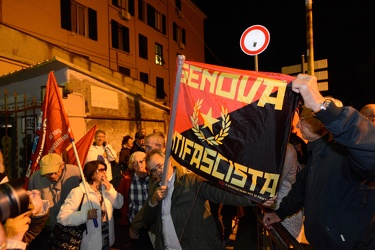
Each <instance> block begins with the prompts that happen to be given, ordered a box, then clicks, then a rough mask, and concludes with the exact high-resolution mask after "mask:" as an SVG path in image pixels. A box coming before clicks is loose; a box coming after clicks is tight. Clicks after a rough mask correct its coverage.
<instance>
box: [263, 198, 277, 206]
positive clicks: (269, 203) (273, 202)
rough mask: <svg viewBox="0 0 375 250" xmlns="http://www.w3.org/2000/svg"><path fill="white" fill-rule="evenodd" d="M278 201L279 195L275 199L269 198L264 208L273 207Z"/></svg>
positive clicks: (264, 203)
mask: <svg viewBox="0 0 375 250" xmlns="http://www.w3.org/2000/svg"><path fill="white" fill-rule="evenodd" d="M276 199H277V195H275V196H274V197H272V198H269V199H268V200H266V201H265V202H263V203H262V206H263V207H272V206H273V204H275V202H276Z"/></svg>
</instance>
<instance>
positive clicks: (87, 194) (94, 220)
mask: <svg viewBox="0 0 375 250" xmlns="http://www.w3.org/2000/svg"><path fill="white" fill-rule="evenodd" d="M71 142H72V148H73V151H74V155H75V156H76V160H77V164H78V168H79V172H80V173H81V178H82V182H83V187H84V188H85V192H86V197H87V200H88V202H89V206H90V209H93V206H92V203H91V201H90V198H89V193H88V191H87V190H88V187H87V182H86V180H85V176H84V174H83V171H82V165H81V161H80V160H79V156H78V152H77V148H76V144H75V142H74V139H71ZM92 221H93V222H94V225H95V227H98V221H97V220H96V219H95V218H94V219H92Z"/></svg>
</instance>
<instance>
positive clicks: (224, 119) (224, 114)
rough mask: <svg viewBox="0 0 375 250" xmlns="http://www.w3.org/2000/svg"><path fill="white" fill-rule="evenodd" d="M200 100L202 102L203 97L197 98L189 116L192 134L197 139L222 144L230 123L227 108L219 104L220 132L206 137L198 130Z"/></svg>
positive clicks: (210, 143)
mask: <svg viewBox="0 0 375 250" xmlns="http://www.w3.org/2000/svg"><path fill="white" fill-rule="evenodd" d="M202 102H203V99H201V100H198V101H197V102H196V103H195V105H194V112H193V115H192V116H190V119H191V123H192V125H193V127H192V128H191V129H192V130H193V131H194V134H195V135H196V136H197V137H198V139H201V140H202V141H206V142H207V143H208V144H209V145H219V144H223V143H222V140H224V138H225V137H226V136H227V135H228V131H229V129H230V125H231V123H232V121H230V115H228V109H226V108H224V107H223V106H221V118H222V122H221V130H220V132H219V133H218V134H216V135H214V136H210V137H207V138H206V136H205V135H204V134H203V132H202V131H201V130H200V128H199V125H198V115H199V112H200V109H201V107H202Z"/></svg>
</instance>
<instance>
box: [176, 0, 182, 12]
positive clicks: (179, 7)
mask: <svg viewBox="0 0 375 250" xmlns="http://www.w3.org/2000/svg"><path fill="white" fill-rule="evenodd" d="M176 9H177V10H179V11H181V0H176Z"/></svg>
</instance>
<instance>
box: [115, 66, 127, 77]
mask: <svg viewBox="0 0 375 250" xmlns="http://www.w3.org/2000/svg"><path fill="white" fill-rule="evenodd" d="M118 72H120V73H121V74H123V75H125V76H130V69H129V68H126V67H122V66H119V67H118Z"/></svg>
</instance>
